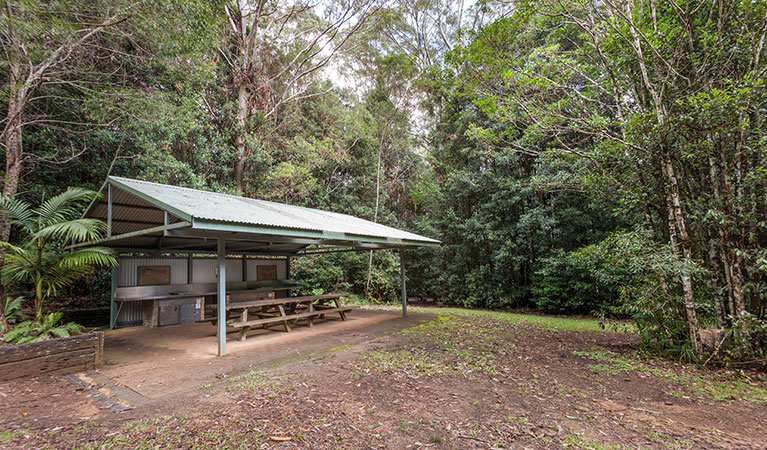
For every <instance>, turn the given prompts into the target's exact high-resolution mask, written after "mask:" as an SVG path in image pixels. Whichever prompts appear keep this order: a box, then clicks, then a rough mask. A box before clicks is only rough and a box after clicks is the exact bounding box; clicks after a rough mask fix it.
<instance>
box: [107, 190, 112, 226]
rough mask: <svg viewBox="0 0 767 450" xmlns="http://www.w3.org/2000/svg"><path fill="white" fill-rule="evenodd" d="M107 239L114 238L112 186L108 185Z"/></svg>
mask: <svg viewBox="0 0 767 450" xmlns="http://www.w3.org/2000/svg"><path fill="white" fill-rule="evenodd" d="M107 237H112V184H111V183H110V184H108V185H107Z"/></svg>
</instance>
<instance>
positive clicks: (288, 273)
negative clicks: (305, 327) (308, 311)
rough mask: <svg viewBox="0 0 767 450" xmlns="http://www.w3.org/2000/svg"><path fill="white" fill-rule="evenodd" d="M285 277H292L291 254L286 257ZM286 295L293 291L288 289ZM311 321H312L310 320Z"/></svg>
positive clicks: (289, 295)
mask: <svg viewBox="0 0 767 450" xmlns="http://www.w3.org/2000/svg"><path fill="white" fill-rule="evenodd" d="M285 278H286V279H288V280H290V279H291V278H290V256H287V257H286V258H285ZM286 296H287V297H291V296H292V294H291V291H290V290H288V291H287V292H286ZM310 323H311V322H310Z"/></svg>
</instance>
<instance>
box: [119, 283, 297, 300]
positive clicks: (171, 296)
mask: <svg viewBox="0 0 767 450" xmlns="http://www.w3.org/2000/svg"><path fill="white" fill-rule="evenodd" d="M300 287H302V286H285V287H262V288H255V289H240V290H237V291H227V293H226V294H227V295H229V294H239V293H243V292H266V293H268V292H274V291H289V290H291V289H297V288H300ZM216 294H218V292H217V291H207V292H205V291H189V292H179V293H177V294H163V295H148V296H142V297H127V298H115V301H118V302H139V301H142V300H171V299H174V298H197V297H204V296H206V295H216Z"/></svg>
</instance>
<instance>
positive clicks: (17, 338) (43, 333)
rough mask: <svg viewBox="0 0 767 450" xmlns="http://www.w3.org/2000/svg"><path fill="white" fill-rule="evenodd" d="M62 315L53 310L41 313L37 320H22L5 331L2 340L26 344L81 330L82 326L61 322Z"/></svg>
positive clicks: (65, 335)
mask: <svg viewBox="0 0 767 450" xmlns="http://www.w3.org/2000/svg"><path fill="white" fill-rule="evenodd" d="M62 316H63V314H62V313H60V312H53V313H49V314H45V315H43V316H42V318H41V320H39V321H37V320H27V321H25V322H22V323H20V324H18V325H16V326H15V327H14V328H13V329H12V330H11V331H9V332H7V333H5V336H3V340H4V341H5V342H8V343H10V344H28V343H31V342H40V341H46V340H48V339H53V338H57V337H67V336H71V335H73V334H77V333H79V332H81V331H82V329H83V327H82V326H80V325H78V324H76V323H73V322H69V323H64V324H62V323H61V317H62Z"/></svg>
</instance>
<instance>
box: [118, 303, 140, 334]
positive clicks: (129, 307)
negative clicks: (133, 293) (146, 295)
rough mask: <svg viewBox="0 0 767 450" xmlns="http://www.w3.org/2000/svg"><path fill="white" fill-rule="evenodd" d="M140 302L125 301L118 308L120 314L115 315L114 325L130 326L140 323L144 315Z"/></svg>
mask: <svg viewBox="0 0 767 450" xmlns="http://www.w3.org/2000/svg"><path fill="white" fill-rule="evenodd" d="M141 303H142V302H125V303H123V305H122V308H121V309H120V314H119V315H118V316H117V322H116V323H115V326H116V327H118V328H119V327H130V326H134V325H141V323H142V321H143V319H144V316H143V310H142V308H141V306H142V305H141Z"/></svg>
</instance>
